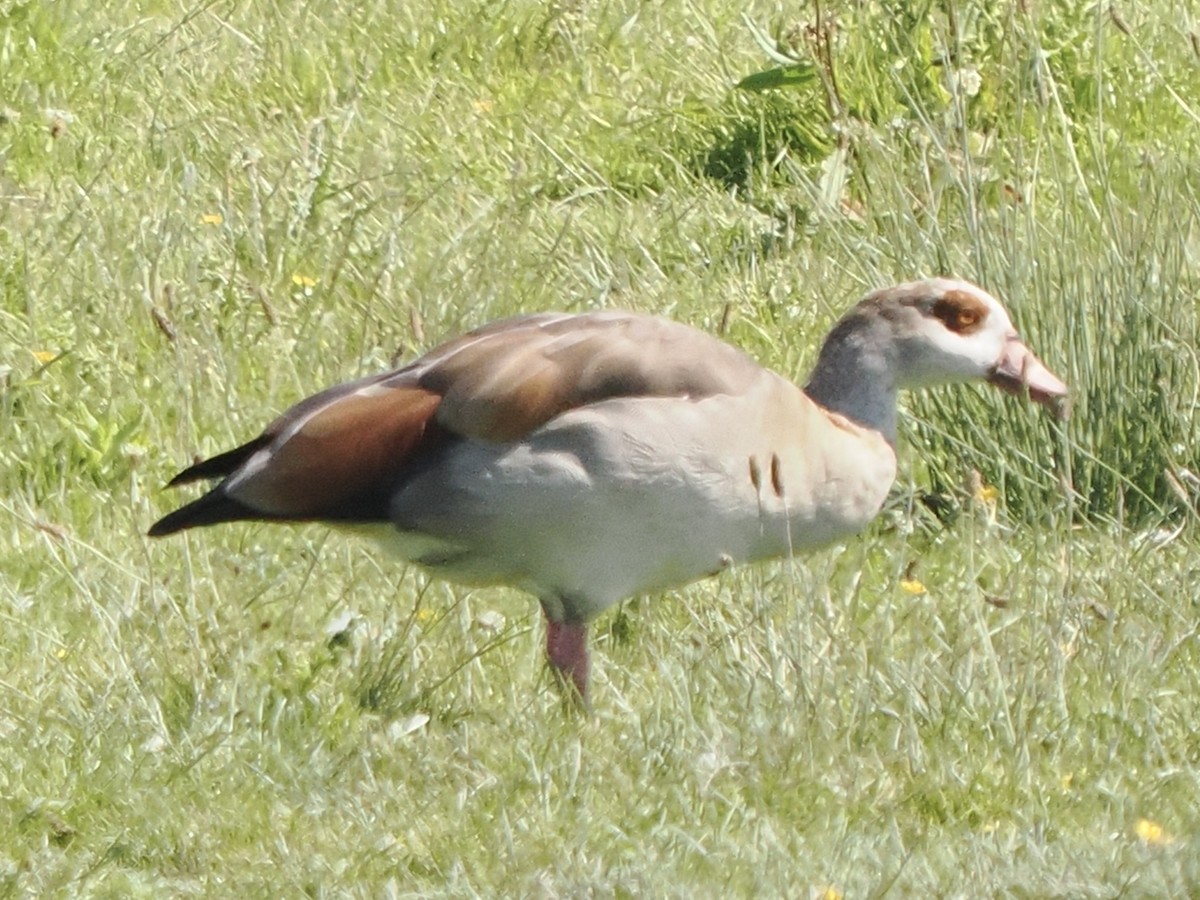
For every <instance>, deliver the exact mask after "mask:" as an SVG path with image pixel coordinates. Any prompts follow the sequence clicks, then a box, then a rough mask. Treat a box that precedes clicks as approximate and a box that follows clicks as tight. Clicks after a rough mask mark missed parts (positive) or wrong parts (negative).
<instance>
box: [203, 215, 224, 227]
mask: <svg viewBox="0 0 1200 900" xmlns="http://www.w3.org/2000/svg"><path fill="white" fill-rule="evenodd" d="M200 221H201V222H203V223H204V224H205V225H220V224H221V223H222V222H224V221H225V217H224V216H223V215H221V214H220V213H205V214H204V215H202V216H201V217H200Z"/></svg>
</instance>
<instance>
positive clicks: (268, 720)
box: [0, 0, 1200, 898]
mask: <svg viewBox="0 0 1200 900" xmlns="http://www.w3.org/2000/svg"><path fill="white" fill-rule="evenodd" d="M823 6H826V4H823ZM1027 6H1028V7H1029V8H1030V9H1032V12H1023V11H1022V9H1023V8H1024V6H1023V5H1022V4H990V3H983V2H973V0H971V2H968V3H966V4H965V5H963V6H957V5H956V6H954V7H953V9H952V14H951V13H950V12H947V10H949V9H950V8H949V7H943V6H931V5H929V4H907V3H906V4H899V3H890V2H889V3H882V2H881V3H878V4H853V5H851V4H843V5H842V7H834V8H833V12H835V13H836V15H837V19H838V24H837V28H836V29H833V31H832V32H829V31H828V30H827V31H822V29H820V28H816V29H814V30H809V31H806V30H805V28H804V27H803V26H805V25H809V24H813V15H812V13H811V11H804V10H799V11H795V12H793V13H792V14H790V15H791V16H792V17H791V18H788V17H783V16H780V14H778V13H777V12H776V11H774V7H771V6H769V5H765V4H751V5H750V6H748V7H746V6H744V7H739V8H736V9H734V8H732V7H730V5H729V4H721V3H716V2H711V0H699V2H696V3H691V4H687V5H683V4H639V3H635V2H616V3H590V2H566V0H564V2H556V3H522V2H513V3H500V4H498V3H481V2H480V3H471V2H463V0H459V2H450V0H431V2H428V3H421V4H389V3H382V2H367V3H363V4H353V5H352V4H338V3H336V2H335V3H328V4H324V5H319V6H318V5H309V6H302V5H295V4H270V3H262V2H248V3H240V4H234V3H229V2H207V3H205V4H203V5H199V6H192V7H177V6H174V5H172V4H169V3H162V2H145V3H141V4H136V5H133V4H115V3H114V4H102V5H101V6H96V5H95V4H93V6H92V7H88V8H86V9H85V8H84V7H83V6H81V5H79V4H65V3H16V4H11V9H10V10H8V11H7V12H6V14H5V16H6V17H5V18H3V19H0V104H3V108H2V109H0V113H2V115H0V123H2V124H0V263H2V265H0V372H3V374H2V375H0V534H3V540H0V624H2V625H3V631H4V639H3V640H2V641H0V896H13V897H21V896H33V895H39V896H40V895H52V896H54V895H57V896H112V897H117V896H121V897H124V896H147V897H151V896H152V897H161V896H191V895H213V896H264V897H266V896H271V897H274V896H298V895H305V894H308V895H314V896H337V895H343V894H349V895H356V896H370V897H375V896H414V895H421V896H427V895H433V896H470V895H479V896H527V895H531V896H575V895H597V896H622V897H624V896H629V897H632V896H680V897H684V896H687V897H691V896H730V895H733V896H739V895H740V896H800V897H803V896H821V895H822V894H823V893H824V892H825V891H826V890H827V889H830V890H832V891H836V892H838V893H840V894H842V895H843V896H845V897H847V898H857V897H868V896H882V895H886V894H891V895H893V896H913V895H918V894H924V895H934V896H945V895H952V896H996V895H1004V896H1018V897H1026V896H1071V897H1077V896H1094V897H1111V896H1116V895H1118V894H1122V895H1131V896H1166V895H1179V896H1183V895H1189V894H1192V893H1194V892H1195V886H1196V885H1197V884H1198V883H1200V854H1197V852H1196V850H1195V846H1196V841H1197V839H1198V835H1200V783H1198V782H1200V776H1198V774H1197V773H1198V772H1200V768H1198V765H1200V738H1198V737H1197V733H1196V729H1195V723H1196V722H1197V721H1200V700H1197V698H1198V697H1200V684H1198V683H1197V681H1198V679H1200V676H1198V675H1197V673H1198V672H1200V646H1198V644H1197V632H1198V626H1197V622H1198V621H1200V608H1198V607H1197V601H1196V598H1197V596H1200V595H1198V593H1197V590H1196V588H1195V587H1194V585H1195V584H1196V582H1197V579H1198V578H1200V545H1198V544H1197V541H1196V537H1195V528H1196V524H1197V517H1196V502H1197V497H1198V495H1200V478H1198V473H1200V453H1198V451H1197V449H1196V435H1197V433H1198V426H1200V421H1198V420H1200V408H1198V405H1197V400H1196V398H1197V396H1198V392H1200V371H1198V364H1197V357H1196V346H1197V344H1198V339H1200V325H1198V323H1197V303H1198V301H1200V275H1198V274H1197V273H1198V272H1200V192H1198V191H1197V187H1196V185H1197V184H1198V183H1200V182H1198V180H1197V178H1198V174H1200V128H1197V123H1198V122H1200V118H1198V117H1200V104H1198V103H1197V100H1196V98H1197V97H1200V52H1198V51H1197V50H1196V47H1197V46H1198V44H1200V39H1198V38H1197V36H1196V35H1197V30H1198V29H1200V20H1198V19H1197V18H1196V15H1195V10H1193V9H1192V8H1191V7H1190V6H1189V5H1188V4H1186V3H1180V2H1170V0H1164V2H1159V3H1154V4H1140V5H1129V6H1121V7H1120V8H1116V7H1114V10H1115V13H1110V12H1109V8H1108V7H1107V6H1103V5H1101V6H1085V5H1083V4H1029V5H1027ZM743 13H744V15H745V18H743ZM750 22H752V23H754V25H755V26H756V27H758V28H761V29H762V30H763V33H764V34H770V35H776V36H781V37H782V39H783V40H782V44H781V46H782V50H783V51H784V52H785V53H786V54H788V55H790V56H792V57H794V58H795V59H796V60H797V61H798V63H802V64H804V65H809V66H812V71H813V72H814V73H815V74H816V75H817V77H815V78H813V79H810V80H808V81H805V82H804V83H803V84H801V85H799V86H796V87H787V88H781V89H779V90H774V91H765V92H761V93H754V92H749V91H745V90H738V89H736V88H735V85H736V84H737V83H738V82H739V81H740V80H741V79H742V78H744V77H745V76H747V75H750V74H752V73H755V72H758V71H762V70H765V69H768V68H770V67H772V66H773V65H775V62H773V61H772V60H771V59H770V58H769V57H768V55H767V54H766V53H765V52H764V50H763V48H762V47H760V45H759V42H758V40H757V39H756V37H755V34H754V29H752V28H751V27H750V24H749V23H750ZM822 35H828V38H829V39H828V41H827V42H826V38H825V37H823V36H822ZM823 42H824V43H823ZM971 69H973V70H975V71H976V72H977V74H978V78H979V90H978V91H977V92H976V93H974V94H973V95H969V94H968V93H967V92H966V90H965V89H962V90H960V89H959V87H958V86H960V85H962V84H964V83H967V82H969V81H970V76H969V75H968V77H967V79H966V82H964V81H963V76H964V75H966V74H967V73H968V70H971ZM938 272H952V273H955V274H959V275H962V276H964V277H969V278H973V279H976V280H978V281H980V282H982V283H984V284H985V285H986V286H988V287H989V288H991V289H992V290H993V291H994V292H996V293H997V294H998V295H1000V296H1002V297H1003V298H1004V299H1005V300H1006V301H1007V302H1008V304H1009V306H1010V307H1011V308H1012V310H1013V311H1014V315H1015V318H1016V319H1017V321H1018V324H1019V326H1020V327H1021V329H1022V331H1023V332H1024V333H1025V334H1026V337H1027V339H1028V341H1029V343H1030V344H1031V345H1032V346H1033V347H1034V348H1035V350H1036V351H1037V352H1038V353H1039V355H1041V356H1042V357H1043V358H1044V359H1046V360H1047V362H1048V363H1049V364H1050V365H1051V366H1052V368H1054V369H1055V370H1056V371H1057V372H1059V373H1060V374H1062V375H1063V376H1064V377H1066V378H1067V380H1068V381H1069V382H1070V383H1071V385H1072V387H1073V389H1074V392H1075V395H1074V396H1075V399H1074V415H1073V417H1072V419H1071V420H1070V422H1069V423H1067V424H1066V425H1065V426H1061V425H1058V424H1055V423H1053V422H1051V421H1050V420H1049V419H1048V418H1047V417H1045V416H1041V415H1038V414H1037V412H1036V411H1033V410H1030V409H1028V408H1026V407H1025V406H1022V405H1020V404H1017V403H1014V402H1012V401H1011V400H1009V399H1006V398H1001V397H997V396H993V395H992V394H990V393H987V392H986V390H985V389H982V388H981V389H972V388H963V389H956V390H952V391H944V392H941V393H938V394H936V395H933V396H930V397H926V398H921V399H915V398H913V399H911V400H909V401H907V402H906V409H907V414H906V416H905V421H904V432H905V434H904V438H903V439H904V442H905V450H904V454H903V455H904V468H903V472H902V475H901V477H900V479H899V482H898V485H897V489H896V491H895V495H894V499H893V501H892V502H891V503H890V504H889V506H888V509H887V511H886V512H885V514H884V515H883V516H882V517H881V518H880V520H879V521H878V522H877V523H876V524H875V525H873V526H872V527H871V529H869V531H868V533H867V534H866V535H864V536H863V537H862V538H860V539H857V540H854V541H851V542H849V543H848V544H847V545H846V546H845V547H844V548H835V549H832V550H829V551H826V552H824V553H821V554H818V555H816V556H815V557H813V558H810V559H808V560H805V561H802V562H799V563H796V564H789V565H785V564H780V565H775V566H764V567H759V568H755V569H750V570H744V571H738V572H734V573H730V574H728V575H725V576H722V577H721V578H719V579H716V580H713V581H710V582H705V583H702V584H699V585H695V586H693V587H691V588H688V589H687V590H684V591H680V592H676V593H672V594H668V595H666V596H664V597H657V598H645V599H641V600H636V601H633V602H631V603H629V604H627V605H626V606H625V607H624V608H622V609H621V610H620V611H618V612H616V613H611V614H609V615H608V616H606V617H604V618H603V619H601V620H600V621H599V622H598V623H597V626H596V629H595V631H596V636H595V645H596V650H597V653H596V656H597V663H596V666H597V672H596V685H595V706H596V711H595V715H594V716H593V717H592V718H591V719H589V720H587V721H577V720H574V719H572V718H569V717H566V716H564V715H563V714H562V712H561V710H560V709H559V705H558V701H557V699H556V695H555V692H554V690H553V688H552V686H551V685H550V683H549V680H548V677H547V676H546V674H545V672H544V670H543V665H542V661H541V630H540V623H539V620H538V614H537V611H536V607H535V605H534V604H532V603H531V602H530V601H529V600H528V598H526V597H523V596H520V595H517V594H515V593H510V592H505V591H500V590H486V591H484V590H480V591H473V592H468V591H464V590H459V589H454V588H450V587H447V586H445V585H443V584H440V583H427V582H426V580H425V579H424V578H423V576H422V575H421V574H420V573H419V572H417V571H415V570H413V569H411V568H408V567H405V566H404V565H403V564H401V563H398V562H396V561H394V560H389V559H387V558H384V557H382V556H381V555H379V554H378V553H376V552H375V551H374V549H373V548H372V547H370V546H366V545H362V544H359V543H357V542H355V541H354V540H352V539H349V538H346V537H344V536H342V535H338V534H330V533H328V532H327V531H325V530H324V529H321V528H317V527H309V528H299V529H295V530H286V529H279V528H270V527H266V526H255V525H246V526H230V527H227V528H223V529H216V530H210V531H205V532H203V533H194V534H190V535H188V536H186V537H184V538H181V539H178V540H175V541H170V542H162V543H157V542H156V543H153V544H151V543H150V542H149V541H147V540H146V539H145V538H144V537H143V536H142V535H143V534H144V531H145V529H146V527H147V526H148V525H149V524H150V523H151V522H152V521H153V520H154V519H155V518H156V517H157V516H158V515H160V514H161V513H162V512H163V511H165V510H166V509H168V508H169V506H170V505H171V503H173V502H175V500H177V499H178V498H177V497H174V496H168V495H164V494H160V493H159V487H160V485H162V484H163V483H164V482H165V480H166V479H167V478H168V477H170V475H171V474H173V473H174V472H175V471H176V470H177V469H178V468H179V467H180V466H181V465H183V464H185V463H186V462H187V461H188V460H190V459H191V458H192V456H193V455H194V454H198V453H199V454H203V453H209V452H213V451H216V450H218V449H222V448H224V447H227V446H229V445H230V444H232V443H233V442H235V441H238V440H241V439H245V438H247V437H249V436H252V435H253V434H254V433H256V432H257V430H258V429H259V428H260V427H261V426H262V425H263V423H264V422H265V421H267V420H268V419H269V418H270V417H271V416H272V415H273V414H274V413H275V412H277V411H279V410H280V409H282V408H283V407H285V406H286V405H287V404H289V403H290V402H292V401H294V400H296V399H298V398H300V397H302V396H304V395H305V394H307V393H309V392H312V391H314V390H316V389H318V388H320V387H323V386H325V385H327V384H330V383H332V382H335V381H338V380H342V379H346V378H349V377H352V376H355V375H358V374H360V373H363V372H367V371H375V370H378V369H380V368H382V367H385V366H387V365H389V363H390V362H391V361H392V360H393V359H396V358H400V357H403V358H411V356H412V355H413V354H415V353H416V352H419V351H420V350H423V349H426V348H428V347H429V346H431V345H432V344H433V343H435V342H436V341H437V340H439V339H441V338H442V337H445V336H448V335H451V334H453V333H455V332H457V331H458V330H460V329H462V328H464V327H468V326H470V325H475V324H479V323H481V322H483V321H485V320H487V319H490V318H493V317H496V316H500V315H504V314H508V313H512V312H515V311H532V310H541V309H551V308H557V309H590V308H596V307H602V306H620V307H629V308H635V309H642V310H653V311H657V312H663V313H666V314H669V315H672V316H675V317H677V318H680V319H683V320H686V321H690V322H693V323H695V324H697V325H700V326H702V327H706V328H710V329H715V328H717V327H718V325H719V323H720V322H721V321H722V320H723V319H724V318H725V317H726V315H727V313H729V326H728V337H729V338H730V339H731V340H733V341H734V342H736V343H737V344H739V345H740V346H743V347H745V348H746V349H747V350H749V351H750V352H751V353H753V354H754V355H756V356H757V357H758V358H760V359H762V360H763V361H764V362H766V363H768V364H770V365H773V366H775V367H777V368H779V369H781V370H783V371H787V372H791V373H795V374H796V376H797V377H800V376H801V374H802V373H803V370H804V368H805V367H806V366H807V365H808V363H809V362H810V361H811V359H812V356H813V349H814V347H815V344H816V342H817V341H818V340H819V339H820V336H821V335H822V334H823V333H824V330H825V329H826V328H827V327H828V325H829V324H830V323H831V322H832V321H833V319H834V318H835V317H836V316H837V315H838V314H839V313H840V311H841V310H843V309H844V308H845V307H846V305H847V304H849V303H850V302H851V301H852V300H853V299H855V298H856V297H857V296H858V295H860V294H861V293H863V292H864V291H865V290H867V289H868V288H871V287H876V286H879V285H883V284H886V283H889V282H893V281H896V280H900V279H904V278H909V277H914V276H919V275H927V274H934V273H938ZM976 471H978V472H979V473H981V475H982V477H983V479H984V480H985V481H986V482H987V483H989V484H993V485H996V486H997V487H998V488H999V489H1000V497H999V499H998V500H997V501H996V502H995V504H994V505H993V504H990V503H983V502H980V501H979V500H977V499H975V498H973V496H972V490H971V488H970V487H969V485H970V483H971V478H972V473H973V472H976ZM930 494H933V495H936V497H937V499H938V501H939V503H938V508H939V510H941V516H940V518H939V517H938V516H935V515H934V514H933V513H932V512H930V510H929V509H928V507H927V505H926V504H925V503H923V502H921V500H922V498H924V499H930V498H929V497H928V496H927V495H930ZM906 573H908V574H909V575H911V576H913V577H914V578H915V579H918V580H919V581H920V582H921V583H922V584H923V585H924V587H925V588H926V592H925V593H923V594H912V593H909V592H907V591H905V590H904V588H903V587H902V585H901V582H902V581H903V580H904V576H905V575H906ZM1143 820H1146V821H1148V822H1150V823H1153V824H1154V825H1157V826H1160V827H1161V828H1162V829H1163V830H1164V834H1165V836H1162V837H1158V838H1156V833H1155V832H1154V829H1153V827H1151V826H1149V825H1147V824H1145V822H1143ZM1139 823H1142V824H1141V825H1140V827H1139ZM830 896H834V894H830Z"/></svg>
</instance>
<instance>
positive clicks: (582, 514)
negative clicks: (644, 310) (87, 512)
mask: <svg viewBox="0 0 1200 900" xmlns="http://www.w3.org/2000/svg"><path fill="white" fill-rule="evenodd" d="M971 379H982V380H986V381H989V382H991V383H992V384H995V385H998V386H999V387H1001V388H1004V389H1005V390H1007V391H1009V392H1011V393H1014V394H1018V393H1027V394H1028V395H1029V397H1030V399H1032V400H1034V401H1036V402H1039V403H1042V404H1046V405H1055V402H1056V401H1057V400H1058V399H1059V398H1063V397H1065V396H1066V394H1067V387H1066V385H1064V384H1063V382H1062V381H1060V380H1059V379H1058V378H1057V377H1055V376H1054V375H1053V374H1051V373H1050V372H1049V371H1048V370H1047V369H1046V367H1045V366H1043V365H1042V363H1041V362H1039V361H1038V359H1037V358H1036V357H1035V356H1034V355H1033V354H1032V353H1031V352H1030V351H1029V350H1028V349H1027V348H1026V347H1025V345H1024V344H1023V343H1022V342H1021V339H1020V338H1019V337H1018V336H1017V332H1016V331H1015V330H1014V328H1013V325H1012V322H1011V320H1010V319H1009V317H1008V313H1006V312H1005V310H1004V308H1003V307H1002V306H1001V305H1000V303H999V302H997V301H996V300H995V298H993V297H992V296H991V295H990V294H988V293H987V292H985V291H983V290H982V289H980V288H978V287H976V286H974V285H972V284H969V283H967V282H964V281H957V280H950V279H943V278H935V279H932V280H929V281H916V282H912V283H908V284H901V285H897V286H895V287H890V288H887V289H885V290H880V291H876V292H875V293H872V294H869V295H868V296H867V297H866V298H864V299H863V300H862V301H860V302H859V303H858V305H856V306H855V307H854V308H853V309H852V310H850V312H849V313H847V314H846V316H845V317H844V318H842V319H841V321H839V322H838V323H837V324H836V325H835V326H834V328H833V330H832V331H831V332H830V334H829V336H828V337H827V338H826V340H825V343H824V345H823V347H822V348H821V352H820V356H819V357H818V359H817V364H816V367H815V369H814V370H813V373H812V376H811V378H810V379H809V382H808V385H807V386H806V387H805V388H804V389H803V390H801V389H800V388H799V387H797V386H796V385H794V384H793V383H792V382H791V381H788V380H787V379H785V378H783V377H781V376H780V375H777V374H775V373H774V372H771V371H769V370H767V369H764V368H762V367H761V366H759V365H758V364H757V363H756V362H754V360H752V359H751V358H750V357H748V356H746V355H744V354H743V353H742V352H741V351H739V350H736V349H734V348H733V347H731V346H730V345H728V344H726V343H724V342H722V341H720V340H718V339H717V338H714V337H712V336H710V335H708V334H705V333H703V332H701V331H697V330H696V329H694V328H691V327H689V326H686V325H681V324H678V323H676V322H671V321H667V320H664V319H660V318H653V317H650V316H645V315H637V314H633V313H624V312H591V313H582V314H578V315H568V314H558V313H547V314H541V315H530V316H519V317H517V318H511V319H505V320H503V321H499V322H495V323H493V324H490V325H485V326H484V327H482V328H479V329H477V330H475V331H472V332H470V333H468V334H466V335H463V336H462V337H459V338H457V339H455V340H452V341H449V342H447V343H445V344H443V345H441V346H440V347H438V348H436V349H434V350H432V351H430V352H429V353H427V354H426V355H425V356H423V357H421V358H420V359H418V360H416V361H415V362H412V363H410V364H409V365H407V366H404V367H403V368H400V369H397V370H396V371H393V372H387V373H383V374H379V375H372V376H370V377H367V378H363V379H361V380H358V381H352V382H349V383H347V384H342V385H339V386H337V387H332V388H329V389H328V390H325V391H322V392H321V393H319V394H316V395H314V396H312V397H309V398H308V399H307V400H302V401H301V402H300V403H297V404H296V405H295V406H293V407H292V408H291V409H289V410H288V411H287V412H285V413H284V414H283V415H281V416H280V417H279V418H277V419H276V420H275V421H274V422H272V423H271V424H270V425H268V426H267V428H266V430H265V431H263V433H262V434H261V435H259V436H258V437H256V438H254V439H253V440H252V441H250V442H249V443H247V444H243V445H242V446H240V447H237V448H236V449H234V450H230V451H228V452H226V453H222V454H220V455H219V456H214V457H212V458H211V459H208V460H204V461H202V462H198V463H196V464H195V465H193V466H190V467H189V468H187V469H185V470H184V471H182V472H180V473H179V474H178V475H176V476H175V478H173V479H172V480H171V482H170V484H171V485H179V484H186V483H188V482H192V481H200V480H204V479H220V481H219V482H218V483H217V485H216V486H215V487H213V488H212V489H211V490H210V491H209V492H208V493H206V494H205V495H204V496H202V497H200V498H199V499H198V500H194V501H192V502H191V503H188V504H187V505H186V506H183V507H182V508H180V509H177V510H175V511H174V512H172V513H170V514H169V515H167V516H165V517H163V518H162V519H160V520H159V521H158V522H156V523H155V524H154V526H153V527H152V528H151V529H150V532H149V533H150V534H151V535H153V536H160V535H167V534H172V533H173V532H176V531H182V530H183V529H186V528H193V527H195V526H198V525H213V524H216V523H218V522H231V521H237V520H242V519H256V520H268V521H277V522H295V521H319V522H326V523H329V524H333V525H344V526H354V527H355V529H356V530H362V528H363V527H364V526H367V527H370V530H373V531H376V532H377V533H378V534H379V535H380V536H386V537H387V539H388V540H387V543H388V544H390V545H391V546H392V547H393V548H395V549H398V550H399V552H400V553H401V554H402V555H403V556H404V557H406V558H408V559H410V560H412V561H414V562H416V563H418V564H420V565H421V566H423V567H424V568H426V569H429V570H430V571H432V572H434V573H436V574H438V575H441V576H443V577H445V578H448V579H450V580H452V581H458V582H463V583H467V584H510V585H513V586H516V587H519V588H521V589H523V590H525V591H528V592H529V593H530V594H533V595H534V596H535V597H536V598H537V599H538V600H539V601H540V602H541V605H542V609H543V610H544V611H545V615H546V619H547V636H546V650H547V655H548V657H549V661H550V664H551V666H552V667H553V669H554V670H556V672H557V673H558V675H559V676H560V677H561V678H562V680H563V682H564V683H565V685H566V686H567V688H568V690H570V691H572V692H573V693H574V694H577V696H578V699H580V700H583V701H584V702H586V699H587V692H588V668H589V660H588V650H587V624H588V622H590V621H591V620H592V619H594V618H595V617H596V616H598V615H599V614H600V613H601V612H603V611H604V610H605V609H607V608H608V607H610V606H612V605H613V604H615V603H617V602H618V601H620V600H622V599H624V598H627V597H629V596H631V595H634V594H641V593H647V592H654V591H660V590H663V589H666V588H670V587H675V586H678V585H682V584H686V583H687V582H690V581H694V580H696V579H698V578H702V577H704V576H706V575H712V574H714V573H716V572H720V571H722V570H723V569H725V568H727V567H728V566H730V565H731V564H734V563H741V562H747V561H751V560H761V559H769V558H772V557H782V556H787V555H790V554H794V553H799V552H803V551H807V550H812V549H814V548H816V547H819V546H821V545H824V544H828V543H830V542H833V541H836V540H838V539H840V538H844V537H846V536H848V535H851V534H854V533H855V532H857V531H858V530H859V529H861V528H862V527H863V526H864V525H866V524H867V523H868V522H869V521H870V520H871V519H872V518H873V517H874V516H875V515H876V513H878V512H879V509H880V507H881V505H882V504H883V502H884V499H885V497H886V496H887V493H888V490H889V488H890V487H891V484H892V481H893V479H894V477H895V474H896V455H895V443H896V392H897V391H898V390H899V389H901V388H917V387H926V386H930V385H936V384H941V383H946V382H954V381H967V380H971Z"/></svg>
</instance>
